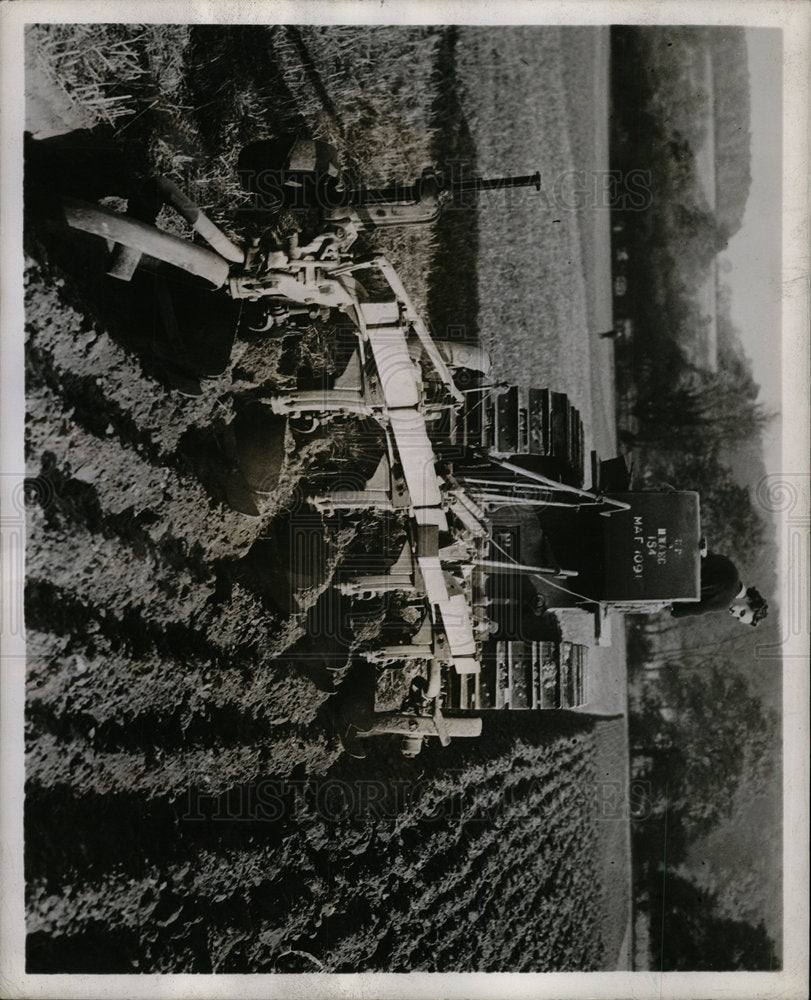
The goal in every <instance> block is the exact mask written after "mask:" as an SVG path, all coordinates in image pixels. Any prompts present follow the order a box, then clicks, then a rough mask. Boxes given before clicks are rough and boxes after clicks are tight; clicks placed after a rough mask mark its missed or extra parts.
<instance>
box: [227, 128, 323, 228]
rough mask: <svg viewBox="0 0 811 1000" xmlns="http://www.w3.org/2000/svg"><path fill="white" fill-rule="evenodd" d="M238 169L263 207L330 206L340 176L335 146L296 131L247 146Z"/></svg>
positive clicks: (256, 200)
mask: <svg viewBox="0 0 811 1000" xmlns="http://www.w3.org/2000/svg"><path fill="white" fill-rule="evenodd" d="M237 173H238V174H239V180H240V184H241V185H242V187H243V188H244V189H245V190H246V191H248V192H249V193H250V194H251V195H252V196H253V199H254V207H255V208H256V209H258V210H260V211H261V210H264V211H278V210H279V209H281V208H314V207H323V206H325V205H326V206H328V205H330V204H332V198H331V196H334V193H335V191H336V190H337V188H338V185H339V179H340V170H339V166H338V156H337V153H336V151H335V150H334V149H333V147H332V146H330V145H329V144H328V143H326V142H323V141H321V140H318V139H304V138H299V137H298V136H295V135H280V136H277V137H276V138H275V139H260V140H258V141H257V142H252V143H249V144H248V145H247V146H243V148H242V150H241V151H240V154H239V159H238V161H237Z"/></svg>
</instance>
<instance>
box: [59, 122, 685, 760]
mask: <svg viewBox="0 0 811 1000" xmlns="http://www.w3.org/2000/svg"><path fill="white" fill-rule="evenodd" d="M263 164H264V166H263ZM318 164H320V165H321V170H320V172H319V170H317V169H316V166H317V165H318ZM240 169H241V171H242V173H243V179H245V175H246V174H247V180H246V186H247V187H248V189H249V190H250V191H251V192H253V193H254V194H256V193H257V192H262V194H263V199H264V200H263V202H262V204H261V205H260V206H258V207H260V208H267V207H268V206H269V205H270V207H278V206H279V205H281V204H288V205H289V204H291V203H293V202H294V201H295V199H297V198H300V197H301V196H302V192H305V193H307V192H309V195H310V197H311V198H314V199H315V200H316V201H319V203H320V204H321V207H322V208H323V211H322V224H321V227H320V228H319V230H318V231H317V233H316V234H315V235H314V236H313V237H312V238H311V239H309V240H308V241H307V242H305V243H303V244H301V243H300V242H299V239H298V234H294V235H293V236H292V237H290V238H289V239H288V240H287V241H286V244H285V245H284V246H278V247H276V248H275V249H273V250H271V251H268V252H263V253H260V252H258V251H257V250H256V248H255V247H249V248H247V249H246V250H244V251H243V250H242V249H240V248H239V247H237V246H235V245H234V244H233V243H232V242H231V240H230V239H228V237H226V236H225V234H223V233H222V232H221V231H220V230H219V229H218V228H217V227H216V226H215V225H214V224H213V223H212V222H211V221H210V220H209V219H208V218H207V217H206V216H205V215H204V213H203V212H201V211H200V209H199V208H198V207H197V206H195V205H194V204H193V203H192V202H190V201H189V199H188V198H186V197H185V195H184V194H183V193H182V192H181V191H180V190H179V189H178V188H177V187H176V186H175V185H174V184H172V183H170V182H167V181H159V182H158V183H159V188H160V191H161V193H162V195H163V197H164V199H165V200H166V201H167V202H168V203H169V204H171V205H172V206H174V208H175V209H177V210H178V211H179V212H180V214H181V215H182V216H183V217H184V218H185V219H186V220H187V221H188V222H189V223H190V224H191V225H192V226H193V228H194V229H195V231H196V232H197V233H198V234H199V235H200V236H201V237H202V238H203V239H204V240H205V241H206V242H207V243H208V245H209V246H208V247H207V248H206V247H202V246H200V245H197V244H193V243H191V242H189V241H188V240H184V239H180V238H178V237H175V236H172V235H170V234H168V233H165V232H160V231H159V230H157V229H155V228H154V227H152V226H149V225H146V224H145V223H142V222H139V221H137V220H134V219H129V218H127V217H126V216H122V215H119V214H116V213H112V212H108V211H106V210H105V209H102V208H100V207H98V206H92V205H87V204H82V203H79V202H75V201H66V202H65V206H64V212H65V219H66V220H67V222H68V224H69V225H70V226H72V227H74V228H77V229H81V230H84V231H86V232H90V233H93V234H96V235H98V236H102V237H104V238H105V239H106V240H107V241H108V245H109V246H110V251H111V258H110V263H109V268H108V274H110V275H111V276H113V277H115V278H117V279H119V280H128V279H129V278H131V277H132V275H133V273H134V270H135V268H136V267H137V266H138V264H139V263H140V262H142V258H143V256H144V255H146V256H147V257H152V258H157V259H158V260H160V261H163V262H164V263H167V264H169V265H172V266H174V267H177V268H180V269H181V270H183V271H184V272H186V273H188V274H191V275H194V276H196V277H198V278H201V279H204V280H205V281H206V282H207V283H208V285H209V286H210V288H211V289H212V290H217V291H219V292H220V293H224V294H227V295H229V296H230V297H231V298H233V299H237V300H242V301H250V302H253V303H258V305H259V306H260V307H261V310H262V312H263V315H262V319H261V322H260V324H259V327H258V329H259V330H260V331H265V332H271V331H273V330H274V329H275V328H277V327H279V328H284V327H285V326H286V324H287V323H288V322H289V321H290V319H291V317H293V316H295V315H297V314H301V313H305V314H307V315H308V316H309V317H312V318H315V317H328V316H330V315H331V314H332V313H333V311H337V313H339V314H340V315H342V316H344V317H346V318H347V319H348V320H349V321H351V324H352V326H353V328H354V330H355V345H354V350H353V351H352V352H351V356H350V358H349V361H348V363H347V364H346V365H345V367H344V369H343V371H341V372H340V373H338V374H337V376H336V377H335V378H334V379H333V381H332V384H331V386H329V387H328V388H318V389H309V390H308V389H295V390H291V391H289V392H283V393H279V394H277V395H276V396H274V397H273V398H271V399H269V400H267V401H266V408H267V414H268V421H269V422H270V424H272V426H273V427H274V428H277V427H278V421H279V420H282V421H283V420H285V419H290V418H296V419H297V418H301V417H304V416H306V417H310V418H312V419H313V420H314V421H318V422H321V423H324V424H326V425H329V423H330V422H331V421H333V420H335V419H337V418H340V419H345V418H347V417H349V418H353V417H362V418H367V419H371V420H373V421H375V422H376V423H377V424H378V425H379V426H380V427H381V428H382V431H383V434H384V438H385V451H384V453H382V454H381V455H380V457H379V461H378V462H377V465H376V467H375V470H374V472H373V474H372V475H371V476H370V477H369V479H368V480H367V481H366V482H365V484H364V485H362V486H361V487H360V488H358V489H349V490H348V489H345V488H339V489H335V490H329V489H326V490H325V491H323V492H321V493H319V494H318V495H314V496H312V497H311V498H310V501H311V503H312V504H313V505H314V506H315V508H317V509H318V510H321V511H323V512H335V511H339V510H346V511H352V510H358V509H373V510H386V511H391V512H394V513H396V514H397V515H398V516H399V517H401V519H402V520H403V522H404V523H405V524H406V526H407V535H408V539H407V541H406V543H405V544H404V546H403V548H402V550H401V551H400V553H399V555H398V557H397V558H396V559H395V561H394V563H393V564H392V565H389V566H383V567H381V568H380V571H379V572H368V571H364V572H363V573H361V574H356V575H354V576H353V575H351V574H344V576H343V577H342V578H341V579H340V580H339V582H338V587H339V589H340V591H341V593H343V594H344V595H345V596H348V597H351V598H354V599H357V600H362V599H368V598H372V597H377V596H380V595H384V594H390V593H398V594H400V595H404V596H405V598H407V599H408V601H410V602H411V603H412V605H414V606H418V607H420V608H421V609H422V614H423V619H422V623H421V625H420V626H419V628H417V629H416V631H414V632H413V633H411V634H407V635H405V636H404V637H403V638H402V639H401V640H399V641H395V642H393V643H387V644H380V645H379V646H378V647H376V648H372V649H369V650H367V651H366V652H365V654H364V655H365V656H366V658H367V659H368V660H369V661H370V662H371V663H373V664H375V665H376V667H377V668H378V669H380V670H391V669H396V668H397V666H398V665H401V666H402V665H403V664H410V665H411V666H412V667H414V665H416V667H415V670H416V672H415V671H414V670H412V671H411V673H410V675H409V676H410V680H409V682H408V686H407V690H406V691H405V694H404V696H403V698H402V701H401V704H400V705H399V706H397V707H396V708H395V709H394V710H386V711H378V712H376V713H375V714H374V716H373V717H372V720H371V722H370V723H369V724H367V725H363V726H362V725H360V724H352V723H350V724H349V725H348V726H347V727H346V728H345V730H344V732H343V733H342V736H343V738H344V741H345V745H346V747H347V749H349V750H350V751H351V752H353V753H357V754H362V753H363V747H362V745H363V741H364V740H366V739H368V738H370V737H373V736H377V735H381V734H395V735H399V736H401V737H402V751H403V753H405V754H408V755H413V754H415V753H417V752H419V749H420V748H421V746H422V744H423V742H424V740H425V738H426V737H429V736H431V737H435V738H438V739H439V741H440V743H442V744H443V745H444V744H446V743H447V742H448V741H449V740H450V739H451V737H454V736H460V737H471V736H477V735H479V733H480V732H481V729H482V718H481V715H471V714H470V709H471V708H474V709H475V708H479V707H481V705H482V704H483V703H486V699H484V701H482V699H483V697H484V696H483V694H482V691H483V687H482V678H481V676H480V675H481V672H482V666H483V663H484V662H485V659H486V656H485V649H486V647H488V645H492V643H493V641H496V642H498V640H493V636H495V635H501V640H500V642H501V647H500V648H501V650H502V653H501V654H500V655H501V659H500V660H499V662H504V663H506V662H507V660H508V658H507V657H506V656H505V655H504V653H503V649H504V642H507V643H509V642H512V641H518V640H520V639H521V638H522V636H521V635H520V634H514V635H511V634H510V627H509V626H508V625H506V624H505V621H504V616H503V614H502V612H501V609H502V605H507V604H509V603H510V601H513V603H514V602H515V600H517V598H516V596H515V594H514V593H513V592H512V591H510V587H509V586H507V591H510V592H509V593H508V594H507V596H506V597H505V596H504V593H506V591H504V587H503V586H502V588H501V591H499V588H498V587H494V586H493V581H494V580H496V581H498V580H501V581H502V584H503V582H504V580H507V581H510V580H512V581H515V580H516V579H522V580H525V581H526V580H532V581H534V584H533V585H534V586H535V587H536V590H537V589H538V583H539V581H540V584H541V586H540V591H539V593H540V597H539V598H538V601H539V602H541V603H540V604H539V607H541V608H542V609H543V608H546V607H548V606H552V605H554V603H555V602H554V601H552V600H551V598H550V594H557V595H558V596H559V597H560V596H561V595H565V594H572V593H574V591H575V589H576V590H577V591H578V593H576V594H575V597H576V598H577V603H578V604H581V605H590V606H596V605H597V603H598V602H599V601H600V600H606V599H610V588H609V592H608V594H607V595H606V594H605V593H600V592H599V590H600V588H599V586H598V587H596V589H595V587H594V586H593V585H592V584H591V582H590V581H586V580H584V581H583V587H580V586H579V585H578V586H577V587H575V584H579V577H580V575H581V567H580V566H568V567H562V566H560V565H559V564H558V561H557V557H556V556H555V554H554V552H553V550H552V548H551V546H550V544H549V542H548V539H546V538H544V539H542V540H541V541H539V543H538V545H536V546H535V548H534V549H532V547H531V546H530V548H529V549H528V548H527V545H526V544H525V543H526V539H528V538H532V537H534V536H533V532H536V528H537V533H538V534H539V537H540V535H541V534H543V532H542V529H541V528H540V527H538V526H539V525H540V524H541V523H542V521H543V518H544V516H546V515H547V514H548V513H549V511H551V510H559V511H564V512H569V513H570V514H580V513H582V512H584V511H588V512H589V513H595V514H597V515H603V516H609V515H610V516H611V517H610V519H614V518H615V517H617V516H619V517H621V518H622V519H623V520H624V522H628V518H629V516H631V512H630V508H631V506H632V503H633V499H632V498H631V497H630V496H629V495H624V496H620V495H612V494H610V493H608V492H598V491H595V490H593V489H585V488H584V487H583V471H582V466H583V434H582V423H581V422H580V420H579V414H577V411H576V410H574V408H573V407H571V405H570V404H569V403H568V400H567V399H566V397H564V396H562V395H560V394H557V393H551V394H550V393H549V392H547V391H546V390H534V389H532V390H529V396H528V397H527V396H526V390H524V389H523V388H521V387H515V386H509V387H504V386H498V385H492V384H489V383H487V381H486V376H487V371H488V369H489V359H487V357H486V354H485V352H483V351H482V350H481V349H480V348H477V347H475V346H474V345H464V349H462V345H457V344H453V343H448V342H445V343H443V342H436V341H435V340H434V339H433V337H432V336H431V334H430V332H429V330H428V329H427V326H426V324H425V323H424V321H423V320H422V318H421V317H420V316H419V314H418V312H417V311H416V309H415V308H414V306H413V303H412V302H411V299H410V297H409V295H408V293H407V291H406V289H405V288H404V287H403V284H402V282H401V280H400V278H399V276H398V274H397V273H396V271H395V269H394V268H393V267H392V265H391V264H390V263H389V261H388V260H386V259H385V258H384V257H382V256H380V255H371V256H366V257H355V256H354V255H353V253H352V247H353V246H354V244H355V241H356V237H357V235H358V233H359V231H361V230H362V229H369V228H375V227H377V226H389V225H403V224H413V223H424V222H429V221H431V220H433V219H434V218H436V216H437V214H438V212H439V211H440V210H441V207H442V204H443V202H446V201H447V200H448V199H449V198H452V197H455V196H458V195H459V194H460V193H464V192H465V191H467V190H479V189H483V188H500V189H504V188H507V187H512V186H517V185H527V184H529V185H532V184H535V185H537V184H538V181H539V178H538V176H537V175H533V176H528V177H521V178H505V179H500V180H497V181H487V182H473V183H469V184H467V185H463V186H461V187H460V186H458V185H457V186H456V187H455V188H443V186H442V185H441V183H440V181H439V179H438V176H437V174H436V173H435V172H433V171H425V172H424V173H423V175H422V177H421V178H420V179H419V180H418V181H417V182H415V184H414V185H411V186H410V187H395V188H389V189H382V190H375V191H368V190H363V189H360V190H351V189H348V188H346V187H345V186H344V185H342V183H341V179H340V174H339V173H338V172H337V170H336V169H334V157H331V156H330V155H329V151H328V150H327V151H326V152H325V150H324V149H323V148H322V147H321V144H317V143H312V142H310V141H309V140H308V141H306V142H305V141H300V140H290V141H284V142H283V141H280V140H278V141H274V142H273V143H269V144H268V143H265V144H261V143H260V144H255V145H254V146H251V147H248V148H247V149H246V150H245V151H243V155H242V156H241V158H240ZM263 171H266V172H268V173H269V174H270V177H271V180H272V182H273V183H272V184H271V183H269V182H268V179H267V177H266V176H265V175H264V174H263ZM370 272H374V273H375V274H376V275H377V277H378V278H382V279H383V282H384V284H385V287H386V289H387V292H386V293H385V294H383V295H378V296H377V300H376V301H369V299H368V297H367V296H366V295H365V293H364V291H363V288H362V285H361V280H360V279H362V277H363V276H364V275H365V274H368V273H370ZM169 321H171V317H170V318H169ZM254 329H257V327H254ZM463 369H464V371H465V372H466V374H468V375H469V374H470V373H471V372H472V373H473V376H474V381H475V382H476V383H477V384H476V385H475V387H474V388H473V389H469V388H468V389H464V390H463V389H462V388H460V385H459V382H460V381H461V380H460V379H459V378H458V376H459V374H460V371H461V370H463ZM260 423H261V421H260ZM274 433H275V431H274ZM259 437H260V438H261V434H260V435H259ZM238 455H240V456H242V457H241V459H240V464H241V471H242V473H243V474H244V478H245V481H246V482H247V483H248V484H249V485H250V484H254V485H255V484H257V483H262V484H263V486H262V489H263V490H264V491H267V490H269V489H272V486H273V477H272V476H270V477H269V476H268V475H267V470H266V469H265V468H263V454H262V448H261V446H258V445H257V444H256V442H255V441H254V442H248V443H247V445H246V444H245V443H244V442H243V444H242V447H241V450H238ZM695 513H696V518H697V505H696V507H695ZM505 518H506V522H509V523H507V526H506V527H505ZM522 519H523V521H522ZM599 520H600V517H597V521H599ZM688 520H689V518H688ZM513 521H515V522H516V523H518V522H521V523H522V524H523V525H524V527H522V529H521V532H522V533H523V538H519V537H518V535H519V531H518V529H517V528H516V529H515V530H513V529H512V528H511V527H510V525H511V524H512V522H513ZM511 531H512V532H513V534H512V535H511V534H510V532H511ZM696 532H697V526H696ZM533 544H534V543H533ZM684 548H685V552H686V551H687V549H688V545H687V542H686V541H685V542H684ZM533 555H534V556H535V558H528V556H529V557H531V556H533ZM539 557H540V558H539ZM685 561H688V560H687V559H685ZM694 570H695V571H694V572H693V577H694V578H695V579H691V580H690V581H689V583H688V588H687V590H688V592H685V593H684V594H683V595H681V596H683V597H684V598H685V599H690V598H692V597H695V596H697V593H696V594H693V593H692V590H695V589H696V587H697V563H696V565H695V567H694ZM589 587H590V588H591V589H588V588H589ZM690 588H692V590H691V589H690ZM500 594H501V596H499V595H500ZM637 596H638V597H639V599H642V598H643V597H644V596H645V595H644V594H640V595H637ZM679 596H680V595H679V594H676V599H678V598H679ZM668 597H669V598H670V599H673V595H672V594H668ZM497 659H498V657H497ZM536 659H537V657H536ZM510 662H511V661H510ZM538 662H539V663H540V660H538ZM505 669H506V668H505ZM539 669H540V668H539ZM496 672H498V671H496ZM471 692H472V693H471ZM499 697H500V704H502V705H503V704H504V702H505V699H504V696H503V694H502V695H501V696H499ZM499 697H496V699H495V701H494V702H493V703H494V704H495V703H499ZM491 700H492V699H491ZM450 705H453V706H454V707H455V708H456V714H448V711H449V708H448V707H449V706H450Z"/></svg>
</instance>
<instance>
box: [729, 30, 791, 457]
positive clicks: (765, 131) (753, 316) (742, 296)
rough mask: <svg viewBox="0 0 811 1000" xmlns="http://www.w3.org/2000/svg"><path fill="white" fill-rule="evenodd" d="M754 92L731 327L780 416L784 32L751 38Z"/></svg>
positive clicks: (772, 433) (768, 443)
mask: <svg viewBox="0 0 811 1000" xmlns="http://www.w3.org/2000/svg"><path fill="white" fill-rule="evenodd" d="M746 42H747V50H748V57H749V75H750V90H751V124H750V131H751V136H752V140H751V141H752V161H751V172H752V186H751V189H750V192H749V200H748V202H747V204H746V211H745V213H744V217H743V224H742V226H741V228H740V230H739V231H738V232H737V233H736V234H735V236H733V238H732V239H731V240H730V242H729V248H728V249H727V251H726V252H725V254H724V255H723V256H722V260H723V258H724V257H725V258H726V259H728V260H729V261H730V262H731V263H732V272H731V273H730V274H727V275H724V280H725V281H726V282H728V283H729V285H730V288H731V290H732V303H731V310H732V322H733V324H734V325H735V327H737V329H738V331H739V332H740V335H741V340H742V341H743V345H744V349H745V350H746V352H747V354H748V355H749V357H750V358H751V359H752V366H753V374H754V378H755V381H756V382H758V383H759V384H760V387H761V394H760V398H761V402H763V403H764V405H765V406H766V408H767V409H768V410H770V411H772V412H779V411H780V409H781V356H780V312H781V310H780V300H781V287H782V282H781V273H780V255H781V225H780V216H781V205H782V202H781V188H782V183H781V182H782V177H781V165H782V157H781V141H782V115H781V110H780V108H781V90H782V45H781V32H780V30H779V29H762V28H761V29H758V28H754V29H752V28H750V29H747V31H746ZM764 449H765V452H766V454H765V461H766V468H767V470H768V471H769V472H778V471H780V422H779V420H775V421H773V422H772V424H771V425H770V427H769V429H768V430H767V432H766V434H765V435H764Z"/></svg>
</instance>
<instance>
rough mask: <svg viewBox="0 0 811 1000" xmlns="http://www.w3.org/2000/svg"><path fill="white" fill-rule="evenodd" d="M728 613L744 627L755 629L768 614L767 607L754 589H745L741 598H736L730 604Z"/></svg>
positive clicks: (763, 599)
mask: <svg viewBox="0 0 811 1000" xmlns="http://www.w3.org/2000/svg"><path fill="white" fill-rule="evenodd" d="M729 613H730V614H731V615H732V617H733V618H737V619H738V621H739V622H742V623H743V624H744V625H751V626H752V627H753V628H757V626H758V624H759V623H760V622H761V621H763V619H764V618H765V617H766V615H767V614H768V613H769V605H768V604H767V603H766V600H765V598H763V597H762V596H761V594H760V593H758V591H757V590H756V589H755V588H754V587H747V588H746V593H745V594H744V595H743V597H736V598H735V600H734V601H733V602H732V604H731V605H730V608H729Z"/></svg>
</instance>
